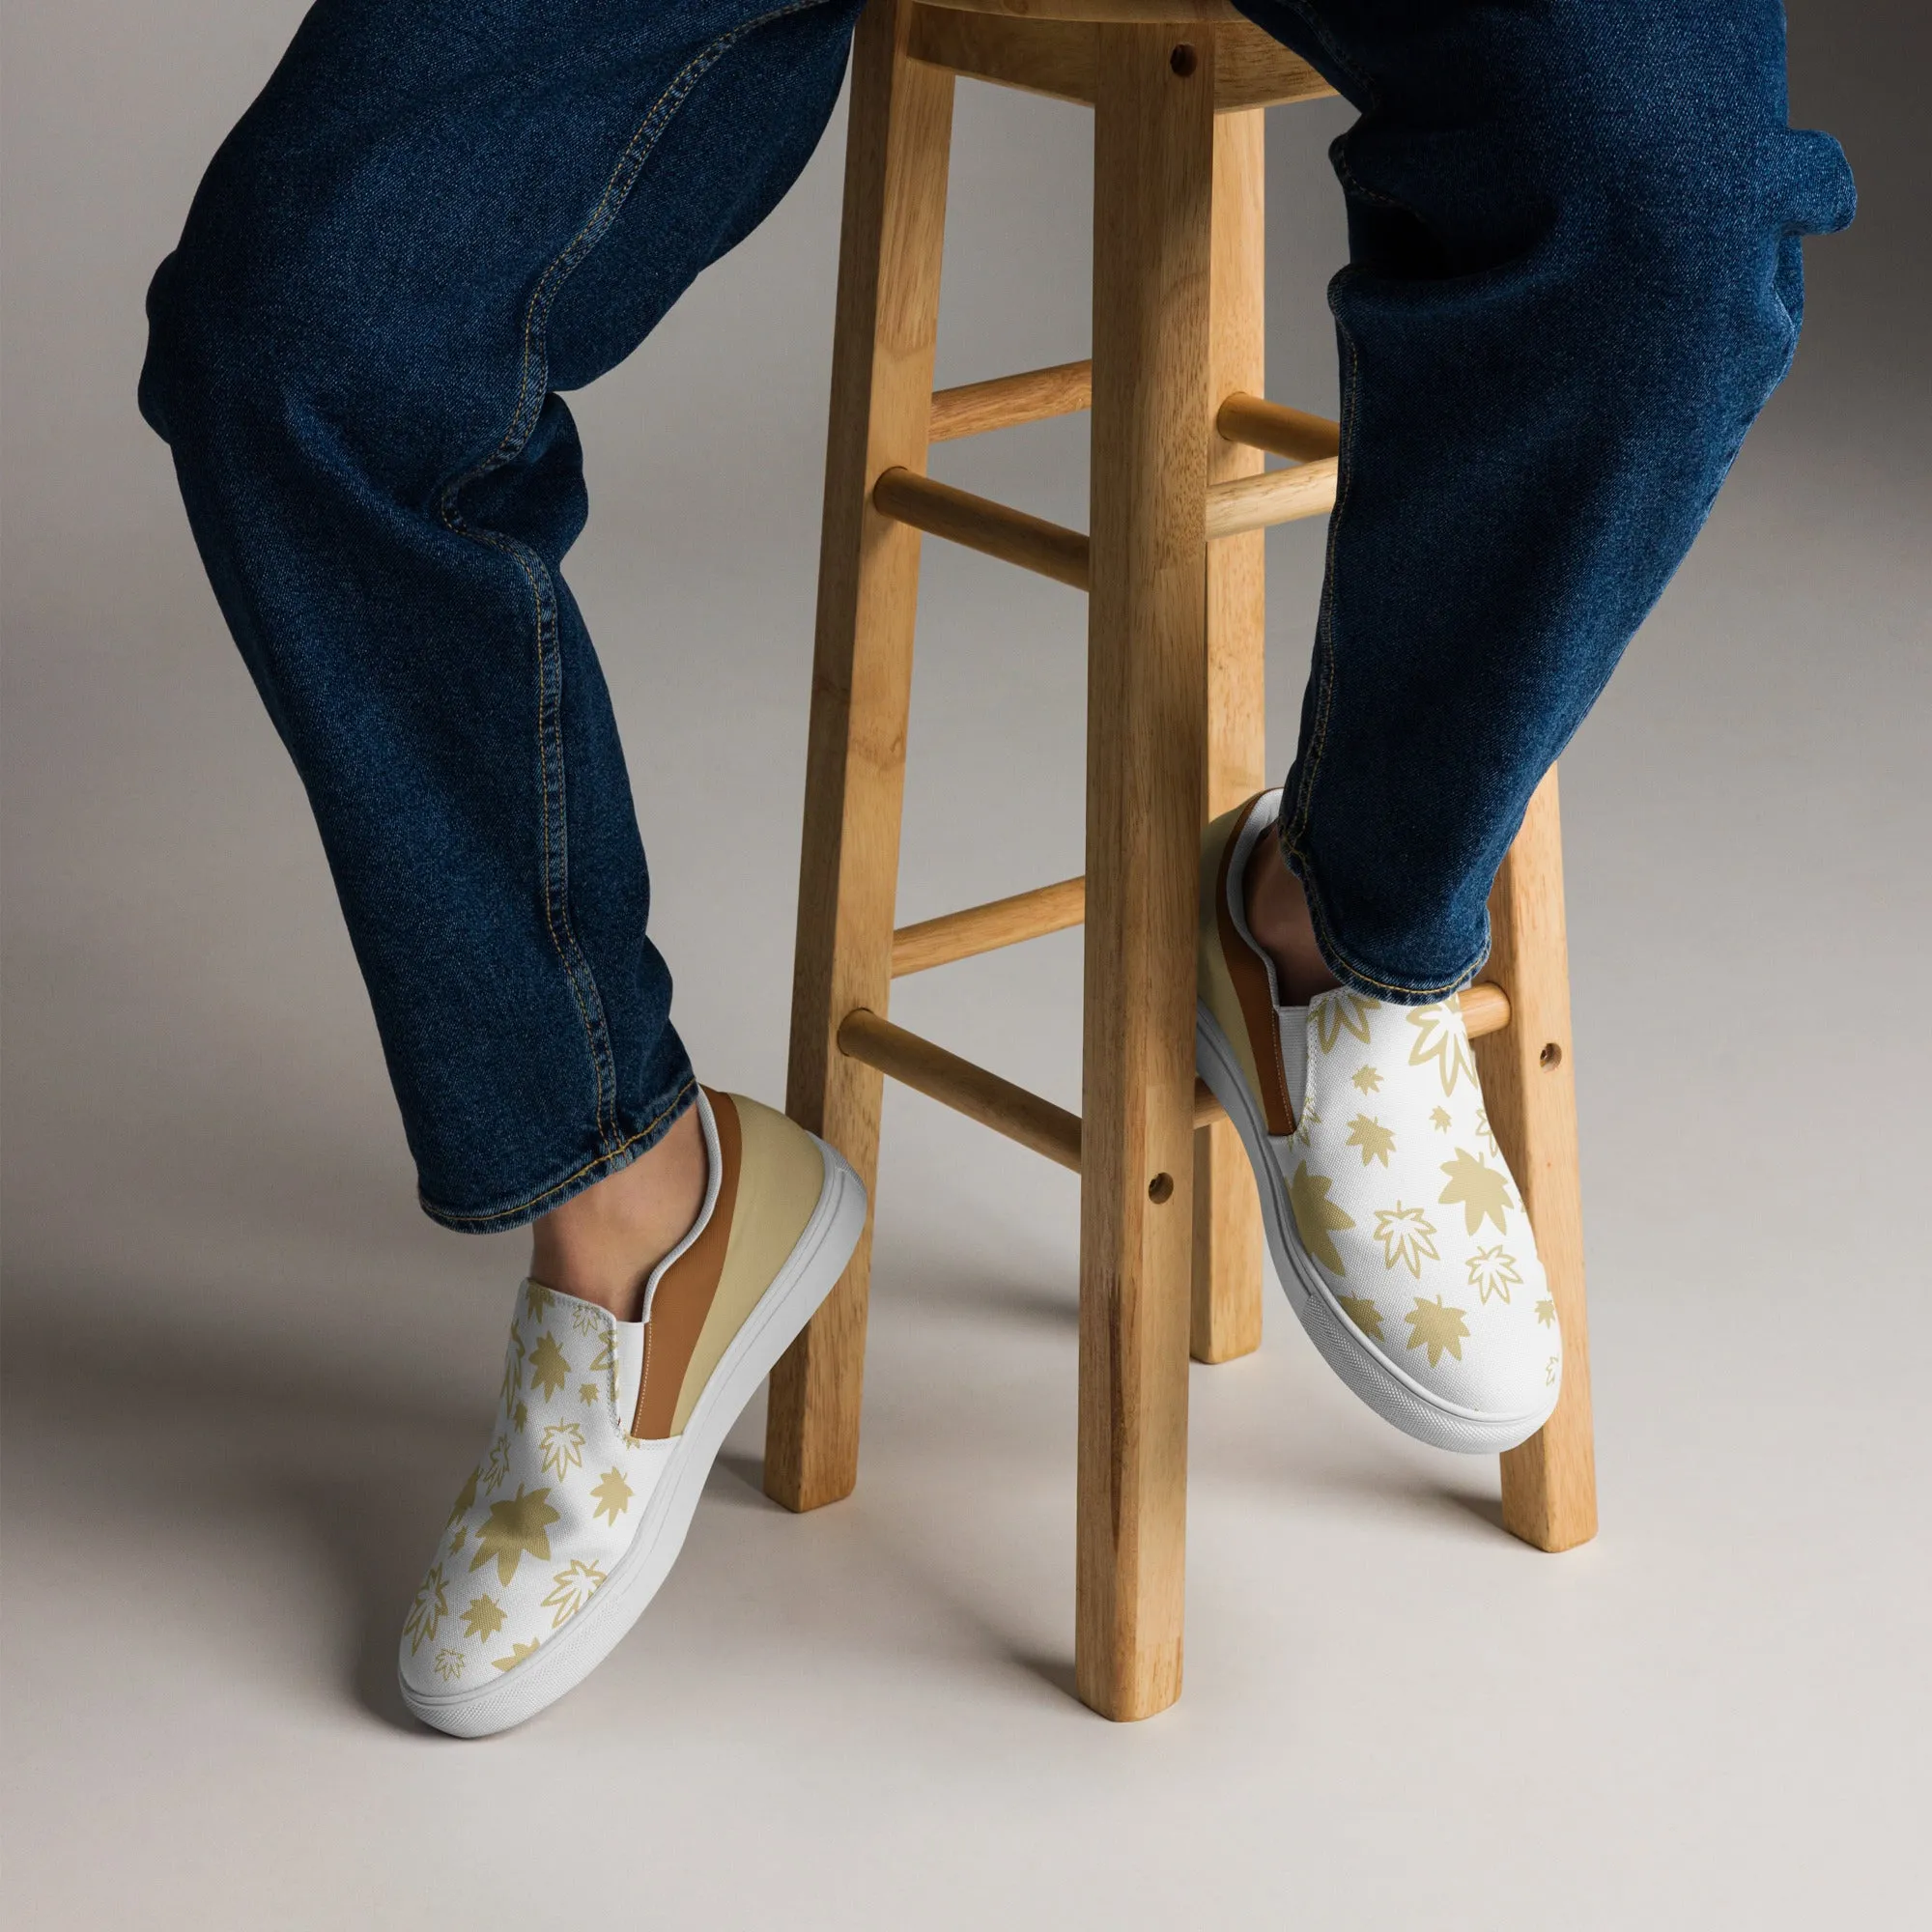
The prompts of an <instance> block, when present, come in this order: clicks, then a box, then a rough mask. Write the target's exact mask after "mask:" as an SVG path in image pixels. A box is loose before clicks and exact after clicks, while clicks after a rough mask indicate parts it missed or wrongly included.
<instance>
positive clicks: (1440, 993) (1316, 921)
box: [1275, 819, 1490, 1007]
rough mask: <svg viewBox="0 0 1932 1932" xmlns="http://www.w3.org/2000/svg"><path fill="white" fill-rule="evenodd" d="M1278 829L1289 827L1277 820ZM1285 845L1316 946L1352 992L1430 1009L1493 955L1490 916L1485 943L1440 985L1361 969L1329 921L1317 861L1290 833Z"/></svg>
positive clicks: (1286, 861) (1457, 989)
mask: <svg viewBox="0 0 1932 1932" xmlns="http://www.w3.org/2000/svg"><path fill="white" fill-rule="evenodd" d="M1275 822H1276V825H1277V826H1278V827H1280V826H1284V825H1285V824H1286V821H1285V820H1281V819H1277V820H1276V821H1275ZM1277 836H1278V838H1279V839H1280V842H1281V856H1282V862H1283V863H1284V864H1285V865H1286V866H1287V867H1288V869H1289V870H1290V871H1291V872H1293V874H1294V876H1295V877H1296V878H1297V879H1299V880H1300V881H1301V891H1302V896H1303V897H1304V898H1305V899H1306V900H1307V901H1308V918H1309V922H1310V923H1311V924H1312V925H1313V926H1314V928H1315V945H1316V948H1317V950H1318V951H1319V952H1321V957H1322V959H1323V960H1324V961H1325V962H1326V964H1327V967H1328V970H1329V972H1331V973H1332V974H1334V976H1335V977H1336V979H1338V980H1341V982H1342V984H1343V985H1344V986H1346V987H1347V988H1348V989H1349V990H1350V992H1351V993H1362V994H1366V995H1367V996H1368V997H1369V998H1370V999H1375V1000H1381V1001H1383V1002H1384V1003H1385V1004H1387V1005H1388V1006H1392V1007H1429V1006H1434V1005H1435V1003H1436V1002H1437V1001H1438V1000H1447V999H1450V998H1452V997H1453V996H1454V995H1455V994H1457V993H1460V992H1461V991H1462V990H1463V987H1464V986H1466V985H1468V984H1469V983H1470V982H1471V981H1472V980H1474V979H1475V977H1476V975H1477V974H1478V973H1480V972H1481V971H1482V970H1483V965H1484V962H1485V961H1486V960H1487V959H1488V958H1489V956H1490V931H1489V914H1488V913H1487V912H1485V913H1484V915H1483V943H1482V945H1481V946H1480V947H1479V948H1478V949H1477V950H1476V952H1475V955H1474V956H1473V957H1472V958H1471V959H1470V960H1469V962H1468V964H1467V965H1465V966H1463V967H1462V968H1461V969H1460V970H1459V971H1458V972H1457V973H1456V974H1455V975H1454V976H1453V977H1452V978H1450V979H1448V980H1443V981H1442V982H1441V983H1440V984H1439V985H1431V986H1416V985H1410V984H1408V983H1407V982H1406V981H1405V980H1395V979H1388V978H1384V977H1383V974H1385V973H1386V972H1387V971H1388V969H1387V968H1383V971H1382V973H1372V972H1370V971H1369V970H1368V969H1367V968H1366V967H1364V966H1358V965H1356V963H1355V962H1354V960H1352V959H1351V958H1350V956H1349V954H1348V953H1347V952H1345V951H1344V950H1343V948H1342V945H1341V942H1340V941H1339V940H1337V938H1336V937H1335V928H1334V926H1333V924H1332V923H1330V921H1329V918H1328V911H1327V908H1326V906H1324V905H1323V904H1322V900H1321V883H1320V881H1319V880H1317V878H1316V877H1315V866H1314V862H1313V861H1312V860H1311V859H1310V858H1309V856H1308V854H1307V853H1306V852H1305V851H1303V850H1302V848H1301V847H1300V846H1299V845H1293V844H1291V843H1290V842H1289V838H1288V835H1287V833H1286V831H1280V832H1278V834H1277Z"/></svg>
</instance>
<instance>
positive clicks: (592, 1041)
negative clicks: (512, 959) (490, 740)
mask: <svg viewBox="0 0 1932 1932" xmlns="http://www.w3.org/2000/svg"><path fill="white" fill-rule="evenodd" d="M443 521H444V522H445V523H446V524H448V523H449V519H448V517H447V516H446V515H445V516H444V519H443ZM449 528H450V531H451V533H452V534H453V535H456V536H465V537H468V538H469V540H470V541H471V542H472V543H481V544H487V545H489V547H490V548H491V549H492V550H496V551H500V552H501V553H502V554H504V555H505V556H507V557H508V558H509V559H510V560H511V562H513V563H514V564H515V565H516V566H517V568H518V569H519V570H521V571H522V572H523V574H524V582H526V583H527V584H528V585H529V590H530V602H531V603H532V605H533V606H534V607H535V609H536V618H537V758H538V763H539V767H540V769H541V772H542V775H543V783H544V810H543V811H542V812H541V813H540V814H539V815H540V816H541V817H542V819H543V884H544V894H543V900H544V928H545V930H546V931H547V932H549V934H550V943H551V946H552V949H553V950H554V952H555V953H556V956H557V959H558V962H559V963H560V964H561V965H562V967H563V975H564V978H565V979H566V980H569V982H570V997H571V999H572V1000H573V1001H574V1002H575V1003H576V1006H577V1017H578V1019H579V1020H580V1021H581V1022H582V1026H583V1043H584V1045H585V1047H587V1048H588V1049H589V1053H590V1073H591V1077H592V1079H594V1080H595V1081H596V1083H597V1135H598V1138H599V1139H600V1140H603V1141H606V1142H608V1141H609V1140H610V1138H611V1134H610V1129H609V1128H607V1127H606V1126H605V1124H604V1067H603V1064H602V1062H600V1061H599V1059H598V1057H597V1036H596V1034H595V1033H594V1032H593V1031H592V1030H591V1024H590V1009H589V1008H587V1007H586V1006H585V1005H584V1004H583V995H582V992H581V991H580V990H579V989H578V984H577V975H576V973H575V972H574V971H573V970H572V967H571V963H570V955H569V953H567V952H565V951H564V942H563V940H562V939H559V938H558V937H557V931H556V923H555V922H554V920H553V919H552V918H551V910H550V902H551V863H550V750H549V743H548V739H547V737H546V733H545V728H544V725H545V700H544V695H543V592H542V591H541V590H540V589H539V588H538V587H537V581H536V579H535V577H534V576H532V575H531V573H530V567H529V564H528V562H527V561H526V559H525V557H524V554H523V552H522V549H521V547H520V546H519V545H517V544H515V543H512V542H510V541H509V540H507V539H506V538H504V537H502V536H501V535H500V534H499V533H498V532H497V531H495V530H472V529H471V528H470V527H469V525H468V524H465V525H463V526H461V527H460V528H459V527H458V526H457V525H455V524H449ZM564 923H565V929H566V933H567V936H568V938H569V942H570V951H571V952H575V953H577V954H578V956H579V957H580V958H582V951H583V949H582V947H581V946H579V945H578V943H577V935H576V934H575V933H574V932H569V930H568V928H569V913H568V906H567V905H566V908H565V921H564ZM589 970H590V963H589V961H588V960H585V961H584V971H585V972H586V973H587V972H588V971H589ZM591 983H592V985H593V986H594V985H595V983H596V981H595V980H594V979H593V980H592V982H591ZM599 1004H600V1005H601V1004H602V1002H601V1001H600V1002H599ZM607 1033H608V1025H607ZM611 1070H612V1073H613V1074H614V1072H615V1070H616V1069H615V1066H614V1064H613V1065H612V1069H611ZM616 1106H617V1096H616V1095H615V1094H611V1119H612V1122H614V1121H615V1118H616ZM647 1131H648V1130H647Z"/></svg>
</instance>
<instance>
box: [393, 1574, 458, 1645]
mask: <svg viewBox="0 0 1932 1932" xmlns="http://www.w3.org/2000/svg"><path fill="white" fill-rule="evenodd" d="M448 1614H449V1584H448V1578H446V1577H444V1576H443V1574H442V1565H441V1564H440V1563H432V1564H431V1565H430V1567H429V1575H428V1576H427V1577H424V1578H423V1579H422V1581H421V1582H420V1583H418V1584H417V1585H416V1593H415V1595H414V1596H413V1597H412V1598H411V1599H410V1613H409V1615H408V1616H406V1617H405V1618H404V1619H403V1634H404V1635H405V1636H406V1637H408V1638H409V1640H410V1655H411V1656H412V1657H413V1656H414V1655H415V1654H416V1652H417V1651H419V1650H420V1649H421V1648H422V1647H423V1645H424V1644H426V1643H428V1642H430V1641H431V1640H432V1639H433V1638H434V1637H435V1635H436V1634H437V1632H438V1630H439V1629H440V1628H441V1625H442V1620H443V1618H444V1617H446V1616H447V1615H448Z"/></svg>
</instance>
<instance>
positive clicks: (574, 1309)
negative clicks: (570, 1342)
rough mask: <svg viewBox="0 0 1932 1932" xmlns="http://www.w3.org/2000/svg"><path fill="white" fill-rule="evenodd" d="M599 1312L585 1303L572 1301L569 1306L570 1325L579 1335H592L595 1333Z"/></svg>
mask: <svg viewBox="0 0 1932 1932" xmlns="http://www.w3.org/2000/svg"><path fill="white" fill-rule="evenodd" d="M598 1314H599V1311H598V1310H597V1309H595V1308H592V1307H591V1305H590V1304H589V1302H587V1301H573V1302H572V1303H571V1304H570V1325H571V1326H572V1327H573V1328H574V1329H576V1330H577V1332H578V1333H579V1334H580V1335H594V1334H596V1332H597V1317H598Z"/></svg>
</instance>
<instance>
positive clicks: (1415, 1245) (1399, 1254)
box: [1376, 1201, 1437, 1281]
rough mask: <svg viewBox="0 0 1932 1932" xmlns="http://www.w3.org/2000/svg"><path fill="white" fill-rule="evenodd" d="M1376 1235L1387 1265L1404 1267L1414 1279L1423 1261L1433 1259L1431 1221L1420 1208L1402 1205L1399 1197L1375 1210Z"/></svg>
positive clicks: (1433, 1241)
mask: <svg viewBox="0 0 1932 1932" xmlns="http://www.w3.org/2000/svg"><path fill="white" fill-rule="evenodd" d="M1376 1239H1377V1240H1378V1241H1379V1242H1380V1243H1381V1244H1382V1260H1383V1261H1384V1262H1385V1263H1386V1264H1388V1266H1389V1267H1390V1268H1391V1269H1393V1268H1397V1267H1406V1269H1407V1270H1408V1271H1409V1273H1410V1274H1412V1275H1413V1276H1414V1277H1415V1278H1416V1279H1417V1280H1418V1281H1420V1280H1421V1279H1422V1264H1423V1263H1424V1262H1433V1261H1435V1260H1436V1259H1437V1256H1436V1253H1435V1224H1434V1223H1433V1222H1432V1221H1431V1220H1430V1218H1429V1216H1428V1215H1426V1214H1425V1213H1424V1212H1423V1211H1422V1209H1421V1208H1405V1207H1404V1206H1403V1205H1402V1203H1401V1202H1400V1201H1398V1202H1397V1203H1396V1204H1395V1206H1394V1207H1393V1208H1378V1209H1377V1210H1376Z"/></svg>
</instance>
